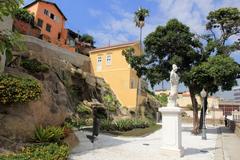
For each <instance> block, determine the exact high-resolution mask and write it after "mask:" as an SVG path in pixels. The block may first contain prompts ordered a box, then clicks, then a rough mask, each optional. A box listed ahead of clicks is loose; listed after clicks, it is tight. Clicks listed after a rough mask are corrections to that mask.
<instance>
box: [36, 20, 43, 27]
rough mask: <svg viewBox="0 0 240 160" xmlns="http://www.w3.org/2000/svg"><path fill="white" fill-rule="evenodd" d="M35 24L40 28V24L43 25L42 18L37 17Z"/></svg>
mask: <svg viewBox="0 0 240 160" xmlns="http://www.w3.org/2000/svg"><path fill="white" fill-rule="evenodd" d="M37 26H38V27H41V28H42V26H43V20H41V19H39V18H38V21H37Z"/></svg>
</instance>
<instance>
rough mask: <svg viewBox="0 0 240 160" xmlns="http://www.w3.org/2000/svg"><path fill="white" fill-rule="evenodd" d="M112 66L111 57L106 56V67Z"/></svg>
mask: <svg viewBox="0 0 240 160" xmlns="http://www.w3.org/2000/svg"><path fill="white" fill-rule="evenodd" d="M111 64H112V55H110V54H108V55H107V56H106V65H111Z"/></svg>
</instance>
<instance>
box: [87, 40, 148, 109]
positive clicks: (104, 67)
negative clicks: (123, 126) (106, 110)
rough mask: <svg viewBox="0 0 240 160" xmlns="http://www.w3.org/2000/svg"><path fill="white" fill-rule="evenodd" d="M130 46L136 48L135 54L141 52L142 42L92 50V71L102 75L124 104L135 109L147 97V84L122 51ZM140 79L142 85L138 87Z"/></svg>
mask: <svg viewBox="0 0 240 160" xmlns="http://www.w3.org/2000/svg"><path fill="white" fill-rule="evenodd" d="M129 47H132V48H134V50H135V53H134V54H136V55H140V54H141V52H140V44H139V43H138V42H132V43H125V44H120V45H113V46H108V47H103V48H97V49H94V50H91V51H90V59H91V65H92V67H91V69H92V73H93V74H94V75H95V76H98V77H102V78H103V79H104V80H105V81H106V82H107V83H108V84H109V86H110V87H111V89H112V90H113V92H114V93H115V94H116V96H117V98H118V99H119V101H120V103H121V104H122V105H123V106H126V107H128V108H131V109H135V108H136V106H137V105H139V104H142V103H143V102H144V100H145V99H146V97H147V95H146V93H145V92H144V90H143V88H144V87H147V84H146V82H144V81H143V80H142V79H139V78H138V76H137V74H136V71H135V70H134V69H132V68H131V67H130V65H129V64H128V63H127V61H126V59H125V56H124V55H122V51H123V50H124V49H127V48H129ZM139 81H140V84H141V87H139V89H138V86H137V84H138V82H139ZM137 90H139V94H138V92H137ZM137 100H138V102H137Z"/></svg>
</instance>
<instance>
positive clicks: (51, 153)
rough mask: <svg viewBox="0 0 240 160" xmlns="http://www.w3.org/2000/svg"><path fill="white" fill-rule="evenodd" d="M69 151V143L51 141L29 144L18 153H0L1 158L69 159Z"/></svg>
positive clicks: (8, 159)
mask: <svg viewBox="0 0 240 160" xmlns="http://www.w3.org/2000/svg"><path fill="white" fill-rule="evenodd" d="M69 153H70V149H69V147H68V146H67V145H58V144H56V143H51V144H45V145H34V146H29V147H27V148H25V149H24V150H23V151H22V152H21V153H18V154H12V155H0V160H67V159H68V156H69Z"/></svg>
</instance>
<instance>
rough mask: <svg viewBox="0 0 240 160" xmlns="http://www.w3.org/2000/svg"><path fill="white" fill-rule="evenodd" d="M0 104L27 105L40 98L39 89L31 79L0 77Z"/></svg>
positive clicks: (11, 76)
mask: <svg viewBox="0 0 240 160" xmlns="http://www.w3.org/2000/svg"><path fill="white" fill-rule="evenodd" d="M0 86H1V89H0V103H2V104H14V103H27V102H30V101H33V100H37V99H39V98H40V96H41V87H40V85H39V84H38V82H37V81H36V80H34V79H32V78H27V77H20V76H16V75H10V74H3V75H0Z"/></svg>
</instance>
